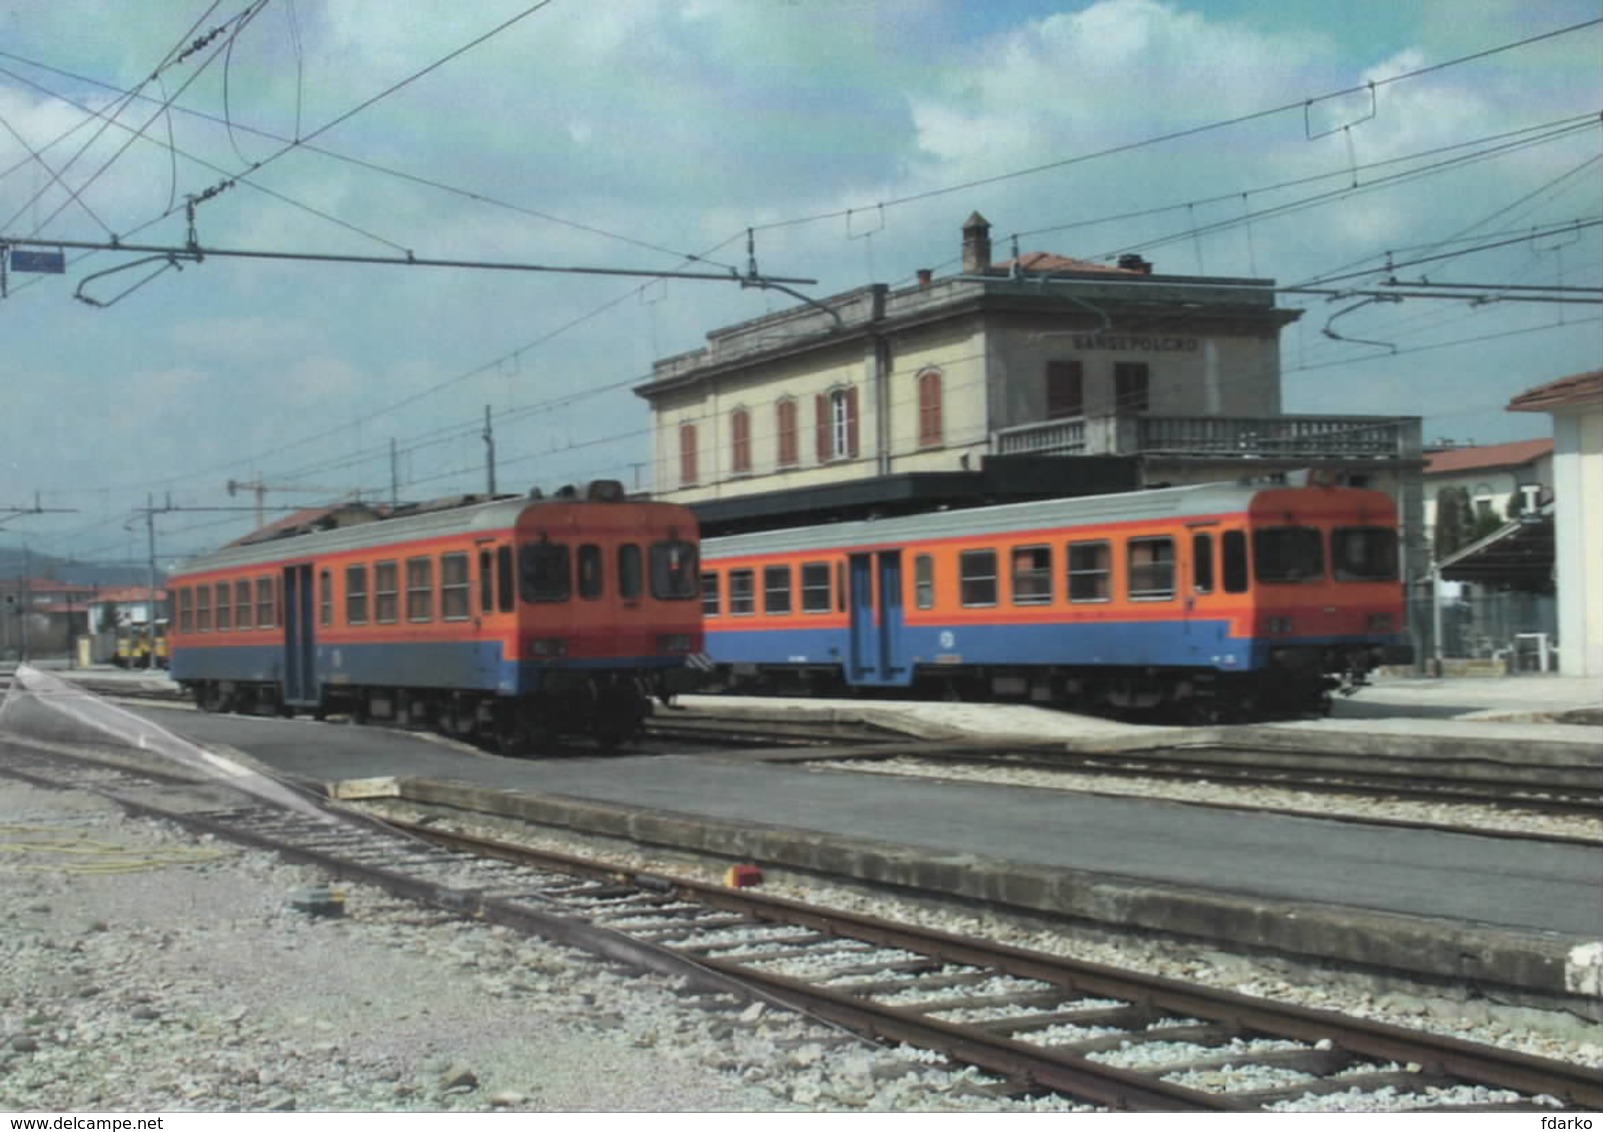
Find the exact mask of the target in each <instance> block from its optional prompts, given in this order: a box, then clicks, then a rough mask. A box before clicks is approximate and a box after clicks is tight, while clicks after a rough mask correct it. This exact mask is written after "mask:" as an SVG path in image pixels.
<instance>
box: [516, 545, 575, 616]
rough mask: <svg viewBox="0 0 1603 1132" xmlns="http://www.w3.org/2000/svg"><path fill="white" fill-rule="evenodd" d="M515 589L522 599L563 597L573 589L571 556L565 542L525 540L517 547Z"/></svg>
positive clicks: (565, 597) (565, 599)
mask: <svg viewBox="0 0 1603 1132" xmlns="http://www.w3.org/2000/svg"><path fill="white" fill-rule="evenodd" d="M518 578H519V583H518V585H519V589H520V590H521V592H522V594H523V600H524V601H531V602H533V601H541V602H545V601H567V600H568V595H569V594H570V593H572V592H573V560H572V556H571V555H569V554H568V546H567V544H566V543H561V542H550V541H548V540H547V539H545V538H543V537H542V538H541V540H540V541H539V542H530V543H525V544H524V545H523V547H522V548H521V549H520V550H519V551H518Z"/></svg>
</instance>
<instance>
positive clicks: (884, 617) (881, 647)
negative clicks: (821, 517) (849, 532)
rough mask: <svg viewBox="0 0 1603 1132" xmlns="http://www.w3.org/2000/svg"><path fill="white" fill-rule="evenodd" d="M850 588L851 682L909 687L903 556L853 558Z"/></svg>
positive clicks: (885, 554)
mask: <svg viewBox="0 0 1603 1132" xmlns="http://www.w3.org/2000/svg"><path fill="white" fill-rule="evenodd" d="M876 581H877V582H878V597H879V600H878V602H877V603H876V602H875V589H876V587H875V585H874V583H875V582H876ZM849 584H850V598H849V600H850V606H851V619H852V620H851V657H850V665H851V671H850V672H849V673H848V675H849V677H850V682H851V683H853V684H905V683H907V680H908V672H907V662H906V660H905V655H904V648H903V643H902V623H903V622H902V552H901V551H899V550H882V551H880V552H878V553H876V554H854V555H852V556H851V563H850V579H849Z"/></svg>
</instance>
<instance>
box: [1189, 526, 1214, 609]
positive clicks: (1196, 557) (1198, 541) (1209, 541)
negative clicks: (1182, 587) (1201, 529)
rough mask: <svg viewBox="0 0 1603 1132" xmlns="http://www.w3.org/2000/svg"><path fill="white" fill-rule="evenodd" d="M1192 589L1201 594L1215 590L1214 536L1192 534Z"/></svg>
mask: <svg viewBox="0 0 1603 1132" xmlns="http://www.w3.org/2000/svg"><path fill="white" fill-rule="evenodd" d="M1191 589H1192V590H1193V591H1194V592H1196V593H1199V594H1211V593H1212V592H1213V536H1212V535H1209V534H1194V535H1192V536H1191Z"/></svg>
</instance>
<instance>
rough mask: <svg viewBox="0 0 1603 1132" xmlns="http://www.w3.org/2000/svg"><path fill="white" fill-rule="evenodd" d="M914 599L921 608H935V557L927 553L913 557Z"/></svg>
mask: <svg viewBox="0 0 1603 1132" xmlns="http://www.w3.org/2000/svg"><path fill="white" fill-rule="evenodd" d="M913 600H914V601H915V602H917V603H918V607H919V608H920V609H934V608H935V559H933V558H931V557H930V556H929V555H927V554H920V555H919V556H918V557H917V558H915V559H913Z"/></svg>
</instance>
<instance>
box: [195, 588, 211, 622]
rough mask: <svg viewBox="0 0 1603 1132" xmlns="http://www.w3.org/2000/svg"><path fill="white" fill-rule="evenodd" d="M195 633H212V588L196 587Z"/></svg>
mask: <svg viewBox="0 0 1603 1132" xmlns="http://www.w3.org/2000/svg"><path fill="white" fill-rule="evenodd" d="M195 631H196V632H198V633H210V632H211V631H212V588H211V587H210V586H197V587H196V588H195Z"/></svg>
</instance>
